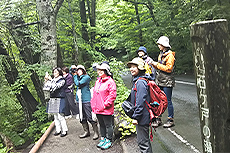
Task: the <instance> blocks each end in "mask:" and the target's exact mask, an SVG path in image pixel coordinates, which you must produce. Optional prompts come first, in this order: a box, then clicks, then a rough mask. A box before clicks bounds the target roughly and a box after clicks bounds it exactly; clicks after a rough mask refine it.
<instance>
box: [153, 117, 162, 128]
mask: <svg viewBox="0 0 230 153" xmlns="http://www.w3.org/2000/svg"><path fill="white" fill-rule="evenodd" d="M161 124H162V121H161V118H156V119H155V121H153V123H152V126H153V127H158V126H160V125H161Z"/></svg>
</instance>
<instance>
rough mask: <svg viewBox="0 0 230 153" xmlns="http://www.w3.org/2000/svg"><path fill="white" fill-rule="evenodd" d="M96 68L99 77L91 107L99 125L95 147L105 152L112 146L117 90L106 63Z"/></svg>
mask: <svg viewBox="0 0 230 153" xmlns="http://www.w3.org/2000/svg"><path fill="white" fill-rule="evenodd" d="M96 68H97V73H98V76H99V77H98V79H97V81H96V82H95V86H94V89H93V97H92V99H91V107H92V111H93V112H94V113H95V114H96V115H97V119H98V122H99V124H100V132H101V140H100V143H99V144H98V145H97V147H98V148H101V149H102V150H105V149H108V148H110V147H111V145H112V137H113V113H114V101H115V99H116V96H117V93H116V90H117V89H116V84H115V82H114V80H113V79H112V73H111V72H110V67H109V65H108V63H107V62H103V63H102V64H100V65H97V67H96Z"/></svg>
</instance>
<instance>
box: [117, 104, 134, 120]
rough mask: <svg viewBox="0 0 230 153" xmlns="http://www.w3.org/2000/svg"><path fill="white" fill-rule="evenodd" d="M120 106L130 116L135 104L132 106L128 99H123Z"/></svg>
mask: <svg viewBox="0 0 230 153" xmlns="http://www.w3.org/2000/svg"><path fill="white" fill-rule="evenodd" d="M121 107H122V108H123V110H124V111H125V114H126V115H127V116H129V117H130V118H132V116H133V113H134V110H135V108H136V106H134V105H133V104H132V103H131V102H130V101H127V100H125V101H124V102H123V103H122V105H121Z"/></svg>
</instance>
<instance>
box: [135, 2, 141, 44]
mask: <svg viewBox="0 0 230 153" xmlns="http://www.w3.org/2000/svg"><path fill="white" fill-rule="evenodd" d="M134 6H135V12H136V17H137V23H138V26H139V25H140V24H141V20H140V16H139V12H138V5H137V4H136V3H134ZM139 39H140V45H141V46H142V45H143V36H142V30H141V27H139Z"/></svg>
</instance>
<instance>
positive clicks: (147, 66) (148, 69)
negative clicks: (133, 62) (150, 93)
mask: <svg viewBox="0 0 230 153" xmlns="http://www.w3.org/2000/svg"><path fill="white" fill-rule="evenodd" d="M145 70H146V71H145V73H146V74H149V75H150V74H152V68H151V66H150V65H149V64H148V63H145Z"/></svg>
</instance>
